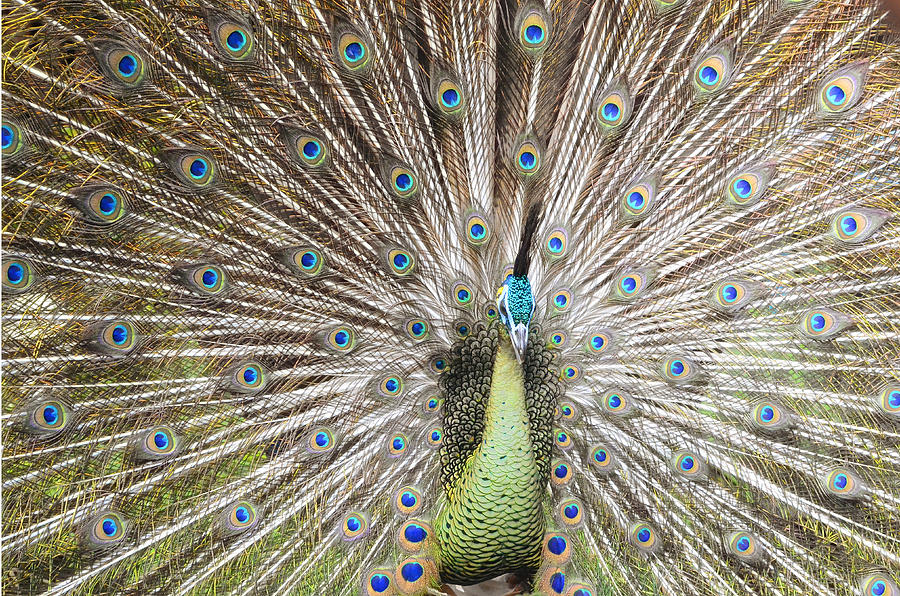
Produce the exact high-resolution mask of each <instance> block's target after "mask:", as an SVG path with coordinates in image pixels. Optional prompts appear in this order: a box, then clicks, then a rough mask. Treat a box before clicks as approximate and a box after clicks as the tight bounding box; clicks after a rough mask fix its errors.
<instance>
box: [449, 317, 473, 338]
mask: <svg viewBox="0 0 900 596" xmlns="http://www.w3.org/2000/svg"><path fill="white" fill-rule="evenodd" d="M453 331H454V332H455V333H456V337H458V338H459V339H465V338H467V337H469V334H470V333H471V332H472V326H471V325H469V323H468V322H466V321H457V322H456V323H454V324H453Z"/></svg>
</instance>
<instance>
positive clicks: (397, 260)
mask: <svg viewBox="0 0 900 596" xmlns="http://www.w3.org/2000/svg"><path fill="white" fill-rule="evenodd" d="M387 260H388V266H390V268H391V271H392V272H393V273H394V275H399V276H403V275H409V274H410V273H412V271H413V269H414V268H415V266H416V258H415V256H414V255H413V253H412V252H410V251H408V250H404V249H402V248H394V249H391V250H390V251H389V252H388V255H387Z"/></svg>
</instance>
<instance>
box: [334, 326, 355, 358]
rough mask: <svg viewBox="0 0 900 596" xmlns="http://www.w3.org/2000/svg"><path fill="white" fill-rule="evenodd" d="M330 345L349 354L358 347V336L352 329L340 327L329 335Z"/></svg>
mask: <svg viewBox="0 0 900 596" xmlns="http://www.w3.org/2000/svg"><path fill="white" fill-rule="evenodd" d="M328 345H329V346H331V347H332V348H334V349H335V350H338V351H340V352H348V351H350V350H352V349H353V348H354V347H355V346H356V334H355V333H354V332H353V329H352V328H351V327H347V326H341V327H338V328H337V329H335V330H333V331H332V332H331V333H329V334H328Z"/></svg>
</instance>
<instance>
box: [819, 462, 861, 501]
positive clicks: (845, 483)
mask: <svg viewBox="0 0 900 596" xmlns="http://www.w3.org/2000/svg"><path fill="white" fill-rule="evenodd" d="M824 485H825V490H826V491H828V492H829V493H830V494H832V495H834V496H836V497H840V498H841V499H858V498H860V497H862V496H863V495H864V493H865V488H864V487H863V484H862V481H861V480H860V478H859V476H857V475H856V473H855V472H853V471H852V470H851V469H849V468H846V467H838V468H834V469H832V470H831V471H830V472H828V474H827V475H826V476H825V481H824Z"/></svg>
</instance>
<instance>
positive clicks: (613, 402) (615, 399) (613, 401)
mask: <svg viewBox="0 0 900 596" xmlns="http://www.w3.org/2000/svg"><path fill="white" fill-rule="evenodd" d="M607 403H608V404H609V407H610V408H614V409H615V408H618V407H619V406H621V405H622V398H620V397H619V396H618V395H616V394H615V393H613V394H612V395H610V396H609V398H608V399H607Z"/></svg>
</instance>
